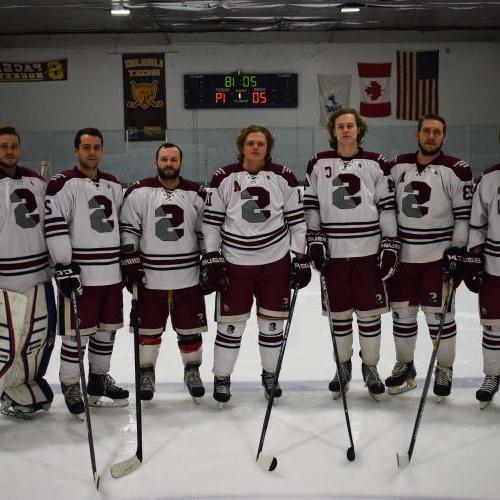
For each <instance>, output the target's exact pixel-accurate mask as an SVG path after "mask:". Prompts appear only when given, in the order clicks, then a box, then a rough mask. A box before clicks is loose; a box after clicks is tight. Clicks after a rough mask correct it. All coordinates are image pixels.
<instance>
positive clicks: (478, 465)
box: [0, 273, 500, 500]
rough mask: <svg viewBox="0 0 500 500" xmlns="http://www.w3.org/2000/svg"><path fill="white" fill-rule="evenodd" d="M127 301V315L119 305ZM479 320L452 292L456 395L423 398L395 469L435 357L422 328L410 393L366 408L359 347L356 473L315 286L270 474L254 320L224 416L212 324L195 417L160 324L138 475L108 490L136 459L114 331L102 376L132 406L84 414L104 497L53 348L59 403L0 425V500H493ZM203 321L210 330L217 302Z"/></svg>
mask: <svg viewBox="0 0 500 500" xmlns="http://www.w3.org/2000/svg"><path fill="white" fill-rule="evenodd" d="M125 301H126V309H127V311H128V309H129V308H130V296H129V295H128V293H126V299H125ZM476 309H477V298H476V296H474V295H473V294H471V293H469V292H468V291H467V290H466V289H465V287H464V286H461V287H460V289H459V292H458V296H457V323H458V345H457V359H456V363H455V366H454V387H453V391H452V394H451V396H450V398H448V400H447V401H445V402H443V403H441V404H438V403H436V400H435V397H434V396H433V394H432V387H431V390H430V391H429V399H428V401H427V405H426V407H425V412H424V417H423V420H422V423H421V427H420V431H419V434H418V439H417V443H416V447H415V452H414V455H413V459H412V461H411V464H410V465H409V467H407V468H406V469H402V470H401V469H398V468H397V465H396V453H397V452H400V453H404V452H406V451H407V448H408V444H409V440H410V436H411V432H412V429H413V424H414V419H415V415H416V411H417V407H418V403H419V399H420V395H421V389H422V386H423V378H424V377H425V374H426V371H427V366H428V360H429V357H430V353H431V343H430V340H429V337H428V333H427V328H426V327H425V325H424V323H423V317H420V318H419V321H420V332H419V337H418V342H417V353H416V360H415V364H416V368H417V371H418V388H417V389H416V390H414V391H411V392H408V393H405V394H401V395H397V396H391V397H389V396H388V395H387V394H385V395H384V397H383V399H382V401H380V402H378V403H377V402H375V401H373V400H372V399H371V398H370V397H369V396H368V394H367V392H366V389H365V388H364V386H363V383H362V378H361V372H360V365H361V363H360V360H359V357H358V355H357V352H358V347H357V339H356V340H355V348H354V352H355V355H354V356H353V382H352V383H351V388H350V391H349V393H348V406H349V415H350V419H351V425H352V430H353V437H354V442H355V447H356V460H355V461H354V462H348V461H347V460H346V449H347V447H348V437H347V432H346V427H345V420H344V412H343V411H342V402H341V399H339V400H337V401H333V400H332V399H331V396H330V393H329V391H328V390H327V384H328V381H329V380H330V378H331V377H332V375H333V373H334V367H333V358H332V347H331V340H330V334H329V330H328V326H327V323H326V319H324V318H322V317H321V316H320V304H319V280H318V278H317V275H316V273H315V276H314V277H313V282H312V283H311V284H310V285H309V286H308V287H307V288H306V289H305V290H301V291H299V295H298V299H297V306H296V311H295V317H294V319H293V322H292V326H291V331H290V336H289V340H288V346H287V352H286V353H285V359H284V363H283V369H282V374H281V377H280V379H281V383H282V386H283V397H282V398H281V400H280V401H279V402H278V403H277V404H276V405H275V406H274V408H273V411H272V414H271V420H270V424H269V428H268V432H267V437H266V441H265V444H264V453H266V454H271V455H275V456H276V457H277V458H278V467H277V469H276V470H275V471H274V472H266V471H262V470H261V469H260V468H259V467H257V465H256V463H255V454H256V451H257V446H258V442H259V437H260V431H261V426H262V421H263V418H264V413H265V409H266V401H265V399H264V397H263V393H262V389H261V387H260V383H259V379H260V360H259V354H258V346H257V333H256V331H257V330H256V321H255V318H254V317H252V319H251V320H250V322H249V324H248V326H247V330H246V332H245V335H244V339H243V345H242V348H241V352H240V356H239V359H238V362H237V365H236V369H235V372H234V374H233V377H232V380H233V385H232V392H233V398H232V399H231V401H230V403H229V404H227V405H226V407H225V408H223V409H222V410H219V409H217V408H216V407H215V404H214V401H213V399H212V396H211V391H212V387H213V385H212V383H211V382H212V373H211V369H212V359H213V341H214V337H215V330H216V329H215V324H214V323H213V321H211V322H210V325H209V332H208V334H205V336H204V349H205V350H204V363H203V365H202V368H201V373H202V377H203V379H204V381H205V385H206V388H207V394H206V395H205V397H204V398H203V399H202V401H201V404H200V405H199V406H197V405H195V404H194V403H193V401H192V400H191V399H190V398H189V396H188V395H187V393H186V390H185V389H184V387H183V383H182V377H183V373H182V364H181V360H180V355H179V353H178V349H177V344H176V339H175V335H174V334H173V332H172V330H171V327H170V325H169V327H168V330H167V332H166V334H165V335H164V340H163V345H162V349H161V353H160V359H159V363H158V366H157V372H156V376H157V382H158V383H157V392H156V394H155V398H154V400H153V401H152V402H150V403H147V404H145V405H144V408H143V427H144V429H143V433H144V462H143V464H142V466H141V467H140V468H139V470H137V471H136V472H134V473H133V474H131V475H129V476H127V477H124V478H122V479H113V478H112V477H111V476H110V474H109V467H110V465H111V464H112V463H115V462H116V461H119V460H123V459H125V458H127V457H129V456H131V455H133V454H134V453H135V446H136V441H135V439H136V433H135V430H136V425H135V423H136V422H135V404H134V398H133V387H134V386H133V380H134V375H133V369H134V368H133V367H134V363H133V342H132V341H133V337H132V335H131V334H129V333H128V331H126V330H125V329H123V330H121V331H120V332H119V333H118V336H117V341H116V345H115V352H114V355H113V361H112V371H111V373H112V375H113V377H114V378H115V379H116V380H117V382H118V383H119V384H123V385H125V386H127V387H128V388H129V389H130V391H131V398H130V406H129V407H128V408H115V409H92V411H91V414H92V426H93V432H94V440H95V451H96V459H97V467H98V471H99V473H100V475H101V486H100V491H99V492H96V491H95V488H94V486H93V483H92V477H91V466H90V459H89V452H88V444H87V433H86V427H85V424H84V423H82V422H79V421H77V420H76V419H75V418H74V417H71V416H70V415H69V414H68V412H67V410H66V408H65V406H64V401H63V398H62V395H61V392H60V389H59V384H58V377H57V372H58V365H59V361H58V357H59V349H60V341H59V339H58V340H57V343H56V348H55V351H54V355H53V357H52V360H51V364H50V367H49V373H48V379H49V382H50V383H51V384H52V386H53V388H54V392H55V393H56V395H55V400H54V403H53V406H52V408H51V410H50V411H49V412H47V413H42V414H38V415H37V416H36V417H35V419H34V420H33V421H19V420H15V419H12V418H9V417H5V416H0V478H1V484H0V495H1V498H2V499H18V498H21V499H28V498H30V499H31V498H32V499H45V498H47V499H59V498H61V499H94V498H95V499H97V498H102V499H124V500H125V499H163V498H191V499H194V498H196V499H198V498H199V499H206V498H214V499H230V498H235V499H246V498H259V499H273V498H291V499H320V498H349V499H354V498H369V499H376V498H440V499H441V498H461V499H463V498H481V499H484V498H498V497H499V495H500V482H499V480H498V474H499V472H498V470H499V468H498V462H499V460H498V457H499V455H500V404H499V403H500V397H499V399H498V402H493V404H491V405H490V406H489V407H488V408H487V409H485V410H480V409H479V405H478V403H477V401H476V400H475V391H476V390H477V388H478V386H479V385H480V383H481V381H482V377H483V375H482V355H481V330H480V326H479V321H478V317H477V313H476ZM208 311H209V312H208V315H209V317H213V297H212V298H210V299H209V301H208ZM356 336H357V335H355V337H356ZM393 363H394V346H393V341H392V334H391V320H390V316H389V315H385V317H384V319H383V338H382V356H381V360H380V363H379V371H380V373H381V376H382V377H383V378H385V377H386V376H387V375H388V374H389V373H390V371H391V369H392V366H393Z"/></svg>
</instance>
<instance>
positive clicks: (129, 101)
mask: <svg viewBox="0 0 500 500" xmlns="http://www.w3.org/2000/svg"><path fill="white" fill-rule="evenodd" d="M122 61H123V104H124V114H125V133H126V134H128V139H129V141H162V140H163V139H164V138H165V130H166V128H167V103H166V98H165V94H166V89H165V57H164V55H163V54H123V56H122Z"/></svg>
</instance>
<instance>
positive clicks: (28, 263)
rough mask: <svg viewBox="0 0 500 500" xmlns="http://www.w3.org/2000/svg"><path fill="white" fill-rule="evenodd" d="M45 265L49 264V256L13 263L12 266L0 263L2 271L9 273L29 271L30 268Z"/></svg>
mask: <svg viewBox="0 0 500 500" xmlns="http://www.w3.org/2000/svg"><path fill="white" fill-rule="evenodd" d="M43 264H48V258H47V256H45V257H42V258H40V259H37V260H30V261H26V262H13V263H10V264H7V263H3V262H0V271H7V270H9V269H28V268H29V267H33V266H40V265H43Z"/></svg>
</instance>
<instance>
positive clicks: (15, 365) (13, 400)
mask: <svg viewBox="0 0 500 500" xmlns="http://www.w3.org/2000/svg"><path fill="white" fill-rule="evenodd" d="M20 154H21V153H20V136H19V134H18V133H17V131H16V129H15V128H13V127H3V128H0V191H1V195H0V211H1V217H0V289H1V290H0V408H1V412H2V413H3V414H6V415H12V416H17V417H21V418H25V419H29V418H32V416H33V414H34V412H36V411H38V410H41V409H43V410H48V409H49V407H50V404H51V402H52V399H53V393H52V390H51V388H50V386H49V384H48V383H47V381H46V380H45V379H44V378H43V377H44V375H45V372H46V370H47V366H48V363H49V359H50V355H51V352H52V348H53V345H54V335H55V305H54V294H53V289H52V284H51V282H50V280H49V260H48V252H47V247H46V244H45V238H44V235H43V210H42V207H43V200H44V196H45V180H44V179H43V178H42V177H41V176H40V175H38V174H37V173H36V172H34V171H33V170H30V169H28V168H25V167H21V166H19V165H18V161H19V158H20Z"/></svg>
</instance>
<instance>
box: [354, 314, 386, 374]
mask: <svg viewBox="0 0 500 500" xmlns="http://www.w3.org/2000/svg"><path fill="white" fill-rule="evenodd" d="M381 328H382V327H381V320H380V316H368V317H366V318H359V317H358V330H359V346H360V348H361V357H362V359H363V363H365V365H368V366H376V365H377V363H378V360H379V358H380V331H381Z"/></svg>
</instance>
